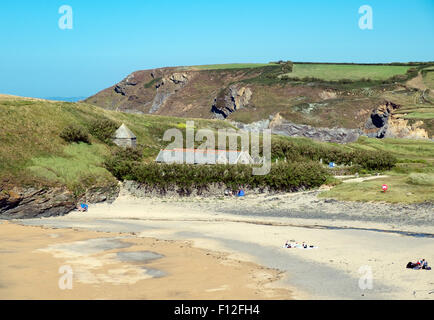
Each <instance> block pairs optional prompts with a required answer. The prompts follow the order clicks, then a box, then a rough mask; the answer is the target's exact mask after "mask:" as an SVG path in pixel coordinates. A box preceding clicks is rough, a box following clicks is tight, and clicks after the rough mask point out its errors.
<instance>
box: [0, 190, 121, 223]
mask: <svg viewBox="0 0 434 320" xmlns="http://www.w3.org/2000/svg"><path fill="white" fill-rule="evenodd" d="M118 194H119V187H106V188H94V189H90V190H88V191H87V192H86V194H85V195H84V196H83V197H81V198H80V199H77V198H76V197H75V196H74V194H73V193H72V192H71V191H69V190H68V189H66V188H65V187H43V188H37V187H17V186H14V187H12V188H10V189H2V190H1V192H0V219H30V218H39V217H51V216H62V215H65V214H67V213H69V212H71V211H72V210H74V209H75V208H76V207H77V204H79V203H82V202H83V203H98V202H105V201H107V202H113V201H114V200H115V199H116V198H117V196H118Z"/></svg>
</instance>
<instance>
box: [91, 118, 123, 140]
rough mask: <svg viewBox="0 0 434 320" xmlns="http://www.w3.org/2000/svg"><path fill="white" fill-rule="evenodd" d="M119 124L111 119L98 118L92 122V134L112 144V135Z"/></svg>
mask: <svg viewBox="0 0 434 320" xmlns="http://www.w3.org/2000/svg"><path fill="white" fill-rule="evenodd" d="M117 128H118V125H117V123H116V122H114V121H112V120H110V119H107V118H105V119H97V120H93V121H92V122H91V123H90V130H89V131H90V134H91V135H93V136H94V137H95V138H98V139H99V140H100V141H102V142H104V143H107V144H110V145H112V144H113V142H112V140H111V139H112V137H113V134H114V133H115V131H116V129H117Z"/></svg>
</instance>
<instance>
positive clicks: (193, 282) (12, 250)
mask: <svg viewBox="0 0 434 320" xmlns="http://www.w3.org/2000/svg"><path fill="white" fill-rule="evenodd" d="M62 268H63V269H62ZM69 268H70V269H69ZM67 270H72V288H71V289H68V279H67V278H65V276H67V273H65V272H66V271H67ZM59 271H62V273H59ZM279 277H280V275H279V272H277V271H276V270H270V269H266V268H264V267H261V266H258V265H255V264H253V263H250V262H241V261H238V260H234V259H230V258H228V256H227V254H224V253H218V252H211V251H207V250H202V249H198V248H193V247H192V246H191V243H190V242H189V241H171V240H158V239H152V238H148V237H146V238H144V237H137V236H135V235H133V234H125V233H119V232H111V233H107V232H95V231H86V230H77V229H74V228H71V229H57V228H56V229H50V228H42V227H34V226H20V225H17V224H14V223H10V222H9V223H8V222H3V223H1V224H0V299H163V300H164V299H187V300H188V299H240V298H243V299H290V298H291V297H292V296H291V292H290V291H288V290H284V289H274V288H270V287H269V284H270V283H272V282H273V281H276V280H277V279H279ZM59 282H60V286H59ZM62 288H63V289H62ZM65 288H66V289H65Z"/></svg>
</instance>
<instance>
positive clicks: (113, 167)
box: [106, 157, 328, 193]
mask: <svg viewBox="0 0 434 320" xmlns="http://www.w3.org/2000/svg"><path fill="white" fill-rule="evenodd" d="M106 168H107V169H108V170H109V171H111V172H112V173H113V175H115V176H116V177H117V178H118V179H119V180H135V181H137V182H140V183H142V184H144V185H146V186H148V187H151V188H157V189H159V190H162V191H165V190H167V189H169V188H173V187H178V188H179V189H180V190H182V191H184V192H185V193H190V192H191V190H192V189H193V188H195V189H198V190H203V189H204V188H206V187H207V186H208V185H209V184H214V183H217V184H221V185H225V186H226V187H229V188H232V189H237V188H239V187H249V188H269V189H271V190H276V191H278V190H280V191H296V190H299V189H301V188H306V189H309V188H314V187H319V186H320V185H322V184H323V183H324V182H326V181H327V179H328V173H327V171H326V170H325V169H324V168H323V167H322V166H321V165H319V163H314V162H311V161H308V162H303V163H284V162H282V163H279V164H275V165H272V167H271V171H270V173H269V174H267V175H264V176H254V175H252V166H250V165H222V164H217V165H190V164H157V163H143V162H137V161H128V160H121V159H120V158H117V159H115V158H114V157H112V158H111V159H109V160H108V161H107V162H106Z"/></svg>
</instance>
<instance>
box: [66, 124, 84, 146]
mask: <svg viewBox="0 0 434 320" xmlns="http://www.w3.org/2000/svg"><path fill="white" fill-rule="evenodd" d="M60 137H61V138H62V139H63V140H65V141H66V142H85V143H88V144H90V140H89V134H88V133H87V131H86V130H85V129H84V128H82V127H79V126H76V125H69V126H67V127H66V128H64V129H63V130H62V132H61V133H60Z"/></svg>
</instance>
